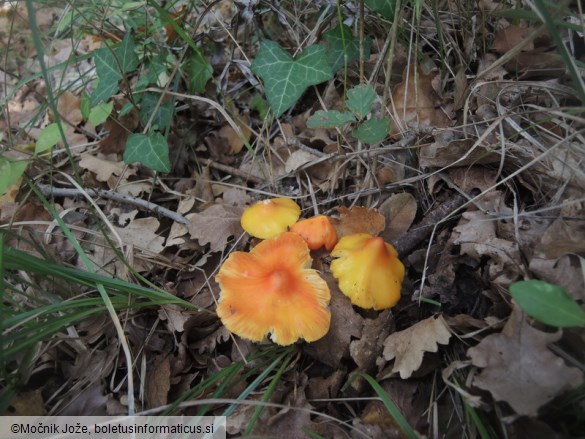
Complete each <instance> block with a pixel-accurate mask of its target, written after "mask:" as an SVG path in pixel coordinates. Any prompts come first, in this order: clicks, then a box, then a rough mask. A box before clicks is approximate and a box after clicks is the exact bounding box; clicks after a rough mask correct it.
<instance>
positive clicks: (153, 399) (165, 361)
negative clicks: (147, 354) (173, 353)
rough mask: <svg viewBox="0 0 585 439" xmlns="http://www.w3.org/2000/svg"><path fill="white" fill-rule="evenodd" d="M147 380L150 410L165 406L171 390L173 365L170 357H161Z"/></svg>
mask: <svg viewBox="0 0 585 439" xmlns="http://www.w3.org/2000/svg"><path fill="white" fill-rule="evenodd" d="M149 372H150V373H149V374H148V375H147V379H146V400H147V401H148V407H149V408H155V407H160V406H163V405H165V404H166V403H167V402H168V396H169V389H170V388H171V381H170V380H171V364H170V361H169V357H168V356H166V355H165V356H163V355H159V356H158V358H157V360H156V363H155V366H154V367H153V368H152V369H151V370H150V371H149Z"/></svg>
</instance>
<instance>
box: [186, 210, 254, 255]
mask: <svg viewBox="0 0 585 439" xmlns="http://www.w3.org/2000/svg"><path fill="white" fill-rule="evenodd" d="M242 212H243V208H242V207H240V206H228V205H225V204H214V205H213V206H211V207H208V208H207V209H205V210H204V211H203V212H201V213H192V214H190V215H187V216H186V218H187V219H188V220H189V221H190V224H189V234H190V235H191V237H192V238H193V239H197V240H198V241H199V244H201V245H205V244H209V251H211V252H219V251H223V250H224V249H225V247H226V245H227V242H228V239H229V237H230V236H239V235H241V234H242V233H244V230H243V229H242V226H241V225H240V218H241V216H242Z"/></svg>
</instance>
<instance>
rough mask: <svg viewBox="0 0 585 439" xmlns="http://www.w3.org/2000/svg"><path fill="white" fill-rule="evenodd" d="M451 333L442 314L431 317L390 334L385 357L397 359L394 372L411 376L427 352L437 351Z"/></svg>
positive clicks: (385, 342)
mask: <svg viewBox="0 0 585 439" xmlns="http://www.w3.org/2000/svg"><path fill="white" fill-rule="evenodd" d="M450 338H451V333H450V332H449V328H448V326H447V323H445V320H444V319H443V317H442V316H440V315H439V316H433V317H429V318H428V319H426V320H423V321H421V322H418V323H416V324H414V325H413V326H411V327H410V328H408V329H405V330H404V331H398V332H395V333H393V334H390V335H389V336H388V338H387V339H386V340H384V353H383V355H384V358H385V359H386V360H388V361H390V360H392V359H395V361H394V367H393V368H392V372H400V378H402V379H406V378H410V376H411V375H412V373H413V372H414V371H415V370H418V368H419V367H420V366H421V364H422V361H423V355H424V353H425V352H437V350H438V349H439V346H438V345H439V344H445V345H446V344H448V343H449V339H450Z"/></svg>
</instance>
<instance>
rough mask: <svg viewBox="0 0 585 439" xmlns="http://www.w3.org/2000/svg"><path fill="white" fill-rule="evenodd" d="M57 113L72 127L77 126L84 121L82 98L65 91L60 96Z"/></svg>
mask: <svg viewBox="0 0 585 439" xmlns="http://www.w3.org/2000/svg"><path fill="white" fill-rule="evenodd" d="M57 111H58V112H59V115H60V116H61V118H62V119H64V120H65V122H67V123H69V124H71V125H74V126H77V125H79V124H80V123H81V122H82V121H83V117H82V115H81V98H80V97H79V96H76V95H75V94H73V93H71V92H70V91H65V92H63V94H61V96H59V100H58V102H57Z"/></svg>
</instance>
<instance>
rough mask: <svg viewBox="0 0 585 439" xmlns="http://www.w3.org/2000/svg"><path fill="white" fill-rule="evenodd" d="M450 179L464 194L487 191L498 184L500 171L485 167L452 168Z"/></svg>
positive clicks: (449, 172) (449, 171)
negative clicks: (475, 190) (476, 190)
mask: <svg viewBox="0 0 585 439" xmlns="http://www.w3.org/2000/svg"><path fill="white" fill-rule="evenodd" d="M447 172H448V174H449V177H450V178H451V180H452V181H453V184H455V185H456V186H457V187H459V188H460V189H462V190H463V192H466V193H468V194H469V193H471V191H472V190H473V189H479V190H480V191H482V192H483V191H486V190H487V189H489V188H491V187H492V186H494V185H495V184H496V180H497V175H498V171H497V170H496V169H489V168H485V167H483V166H481V167H480V166H472V167H469V168H468V167H464V166H462V167H458V168H450V169H449V170H448V171H447Z"/></svg>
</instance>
